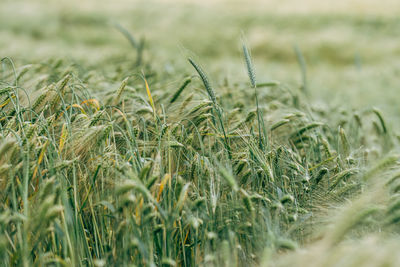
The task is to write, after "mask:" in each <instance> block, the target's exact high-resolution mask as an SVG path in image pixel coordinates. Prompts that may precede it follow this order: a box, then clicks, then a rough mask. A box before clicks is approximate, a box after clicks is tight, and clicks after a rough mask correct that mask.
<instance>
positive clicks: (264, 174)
mask: <svg viewBox="0 0 400 267" xmlns="http://www.w3.org/2000/svg"><path fill="white" fill-rule="evenodd" d="M119 30H120V31H122V33H124V34H125V35H126V36H127V37H128V39H129V36H130V35H128V33H126V32H125V30H124V29H123V28H119ZM131 42H133V44H135V42H134V41H133V40H131ZM134 46H135V45H134ZM243 52H244V57H245V61H246V66H247V71H248V74H249V78H250V85H251V88H252V89H254V90H248V85H246V83H243V84H241V83H229V84H228V85H217V86H215V87H214V86H212V85H211V82H210V80H209V78H208V77H207V76H206V74H205V72H204V71H203V70H202V68H201V67H200V66H199V65H198V64H197V63H195V62H194V61H193V60H191V59H189V62H190V64H191V65H192V66H193V67H194V69H195V71H196V72H197V74H198V75H199V76H200V80H196V79H194V77H193V76H190V78H185V79H184V80H182V81H180V82H178V83H176V88H174V90H171V91H165V89H164V86H163V85H164V80H162V79H160V76H161V75H160V76H158V75H157V73H153V72H151V69H150V68H149V72H146V73H147V75H146V77H144V75H140V70H139V68H136V69H134V71H137V74H139V75H137V76H136V75H132V70H131V69H127V70H124V69H121V68H119V67H116V68H115V70H114V75H101V74H100V72H96V77H93V73H92V72H89V71H82V69H80V68H78V67H77V66H76V65H69V64H68V63H67V62H64V61H55V60H49V61H47V62H45V63H46V64H33V65H30V66H22V67H18V64H14V63H13V62H12V61H11V60H9V59H7V60H6V59H4V60H2V62H3V66H2V67H3V71H2V76H1V80H0V156H1V157H0V188H1V191H0V197H1V200H2V201H1V204H0V254H1V259H0V261H1V265H4V266H15V265H20V266H44V265H55V266H82V265H84V266H85V265H86V266H127V265H129V266H130V265H132V266H142V265H145V266H162V265H165V266H197V265H203V266H235V265H236V266H248V265H254V264H270V263H277V264H278V265H279V264H281V263H282V265H286V263H287V262H292V261H293V262H295V263H296V262H297V259H300V260H304V262H307V263H309V262H310V260H309V259H308V258H307V257H308V254H307V255H302V254H301V255H298V254H296V249H297V248H298V247H299V246H303V245H305V244H309V243H312V241H313V239H314V238H315V239H317V240H318V237H315V232H319V231H320V229H323V226H325V225H327V224H328V223H327V222H325V221H324V219H325V218H326V217H325V214H330V210H331V209H332V207H340V206H342V205H343V203H345V202H347V200H352V199H354V198H357V196H360V199H361V200H355V201H354V202H352V203H353V204H352V206H350V207H349V208H343V209H344V211H343V216H342V217H340V215H338V216H339V217H340V218H339V219H338V220H337V223H336V224H334V226H333V227H334V228H333V230H332V231H327V234H324V233H322V234H321V236H322V241H316V243H315V244H319V242H320V243H321V244H322V245H321V248H319V247H318V248H316V249H320V250H322V252H321V253H323V254H322V255H327V254H328V253H329V251H330V249H331V248H333V249H334V255H335V257H336V255H342V253H345V252H343V251H344V246H345V245H343V246H342V245H340V244H341V242H343V240H344V239H345V238H346V237H348V238H358V237H360V236H361V237H363V236H364V234H365V233H367V232H368V231H374V232H376V233H377V235H378V236H379V238H381V234H380V233H379V232H380V229H384V230H385V233H388V234H393V236H392V237H393V238H392V239H390V240H387V241H385V246H387V247H388V248H390V249H391V248H392V247H393V246H394V245H393V244H395V243H396V242H398V239H397V238H396V237H395V235H394V233H396V234H398V230H399V229H398V227H397V224H396V222H398V216H397V210H398V207H399V205H398V201H397V198H396V196H397V194H396V192H397V191H398V188H399V187H398V183H397V182H398V177H399V176H398V163H397V160H398V157H397V156H388V157H387V158H385V159H384V160H383V161H381V162H380V163H377V164H376V163H375V161H377V160H378V159H379V158H380V157H382V156H383V155H385V154H387V153H389V151H390V150H391V149H390V146H389V145H388V144H389V143H390V144H393V145H396V148H394V149H397V144H395V143H393V142H394V141H393V139H392V136H391V131H390V130H389V126H388V125H387V123H386V122H385V120H384V117H383V115H382V114H381V113H380V112H379V111H378V110H373V112H372V113H371V112H365V113H360V114H353V112H352V111H349V110H342V111H340V112H339V110H338V109H335V108H332V109H328V106H327V108H326V109H325V110H322V111H321V110H318V109H317V108H315V107H314V106H312V105H310V104H309V101H307V102H305V101H302V99H303V98H302V97H301V92H300V91H297V90H289V89H287V87H286V86H281V85H279V83H275V82H274V83H270V82H268V81H266V82H264V83H263V82H261V83H259V84H257V83H256V79H255V71H254V67H253V64H252V61H251V57H250V52H249V50H248V49H247V47H246V46H243ZM138 53H139V52H138ZM141 60H144V59H143V58H142V59H141ZM140 63H141V64H144V65H143V66H145V65H150V64H151V62H140ZM14 65H16V66H17V67H16V66H14ZM138 65H140V64H138ZM146 71H147V69H146ZM188 72H189V73H191V74H195V73H192V70H191V69H190V68H188ZM126 77H129V79H128V78H126ZM135 77H140V78H143V79H140V78H135ZM186 77H188V76H186ZM258 79H260V80H262V77H260V78H258ZM204 87H205V89H206V93H207V97H205V95H204V94H203V93H202V91H203V88H204ZM198 89H201V90H198ZM207 98H208V99H207ZM294 99H296V101H294ZM355 118H356V119H355ZM264 122H265V123H264ZM389 140H390V141H389ZM369 166H375V167H369ZM383 174H384V175H383ZM379 175H381V176H382V177H389V178H390V179H389V178H388V179H386V178H385V180H383V179H382V180H383V181H385V182H387V183H386V185H382V184H385V183H383V182H382V181H380V182H379V183H377V184H378V185H377V186H375V185H374V183H373V182H372V181H375V180H376V178H374V177H376V176H379ZM369 190H371V191H373V192H375V193H374V194H375V195H376V197H372V196H375V195H374V194H372V195H371V197H370V196H369V195H366V193H364V192H369ZM374 190H375V191H374ZM375 202H376V205H377V206H375ZM370 204H371V205H370ZM347 209H349V210H347ZM353 215H355V216H353ZM370 218H372V221H371V220H370ZM364 222H365V223H364ZM379 238H378V241H379V240H380V239H379ZM378 241H376V242H378ZM363 242H364V241H363ZM365 242H367V241H365ZM374 242H375V241H374ZM338 244H339V245H338ZM366 246H370V244H369V245H366ZM368 248H369V247H368ZM290 251H294V252H290ZM309 251H310V253H311V252H312V251H313V247H312V245H311V249H310V250H309ZM283 252H285V253H283ZM356 252H357V253H361V254H362V251H359V250H356ZM381 253H383V254H385V255H386V253H385V251H384V250H382V251H381ZM283 254H284V255H285V258H284V257H282V258H281V256H282V255H283ZM361 254H360V255H361ZM265 255H267V256H265ZM362 255H363V254H362ZM262 257H264V260H262ZM276 257H279V260H276ZM286 257H287V258H286ZM337 257H339V256H337ZM324 259H325V258H321V262H316V263H315V264H316V265H319V266H324V265H322V264H323V263H325V261H323V260H324ZM326 259H329V257H328V256H327V258H326ZM318 263H320V264H318ZM390 263H398V259H395V257H394V258H393V260H391V261H390ZM393 266H394V265H393Z"/></svg>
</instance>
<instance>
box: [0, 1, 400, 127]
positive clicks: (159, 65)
mask: <svg viewBox="0 0 400 267" xmlns="http://www.w3.org/2000/svg"><path fill="white" fill-rule="evenodd" d="M115 24H120V25H122V26H123V27H124V28H126V29H127V30H129V31H130V32H131V33H132V35H133V36H134V37H135V38H137V39H141V38H144V39H145V44H146V48H147V49H146V54H145V60H147V61H149V62H151V64H152V66H153V67H154V68H156V69H159V70H163V71H166V72H171V73H175V74H176V73H182V75H183V74H187V73H193V71H192V68H191V67H190V66H189V65H188V63H187V61H186V57H187V55H188V54H190V55H194V56H195V57H196V58H198V59H199V61H200V63H201V64H202V65H203V66H204V68H205V69H206V70H207V72H208V73H209V74H210V76H211V77H212V79H213V81H214V82H215V83H216V84H218V83H222V82H223V80H224V79H226V78H228V79H229V80H232V81H233V82H237V81H244V80H246V81H247V77H246V71H245V67H244V63H243V59H242V55H241V42H242V36H244V38H245V39H246V42H247V44H248V46H249V47H250V48H251V51H252V56H253V60H254V64H255V68H256V72H257V77H258V80H260V81H264V80H270V79H273V80H279V81H281V82H283V83H284V84H286V85H288V86H289V87H299V86H300V85H301V71H300V68H299V65H298V62H297V59H296V53H295V52H294V49H293V47H294V46H297V47H298V48H299V49H300V51H301V52H302V54H303V57H304V59H305V62H306V66H307V77H308V86H309V89H310V97H312V98H313V100H314V101H317V102H318V100H320V101H321V103H326V102H327V103H328V104H330V105H351V106H352V107H355V108H361V109H364V108H369V107H371V106H376V107H379V108H381V109H382V110H383V111H384V113H385V115H386V116H388V117H389V118H390V119H391V120H390V121H391V122H392V123H393V122H395V120H396V119H397V118H398V115H400V110H399V105H398V102H399V100H400V96H399V94H398V93H399V89H400V1H399V0H336V1H331V0H328V1H327V0H325V1H319V0H302V1H299V0H279V1H278V0H265V1H261V0H251V1H250V0H247V1H235V0H233V1H228V0H226V1H223V0H219V1H218V0H217V1H216V0H202V1H183V0H163V1H162V0H159V1H153V0H151V1H149V0H147V1H128V0H115V1H106V0H80V1H78V0H69V1H50V0H36V1H28V0H25V1H13V0H1V1H0V57H5V56H8V57H11V58H12V59H13V60H14V61H15V63H16V65H19V66H20V65H23V64H28V63H35V62H42V61H45V60H48V59H49V58H62V59H65V60H68V61H71V62H75V63H76V64H82V65H84V66H90V67H92V68H96V69H97V70H103V71H106V70H107V66H109V65H110V64H118V63H117V62H118V60H116V59H123V58H126V56H127V55H130V54H132V53H134V51H133V50H132V47H131V46H130V44H129V42H128V40H127V39H126V38H125V37H124V36H123V35H122V34H121V33H120V32H119V31H118V30H116V28H115Z"/></svg>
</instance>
